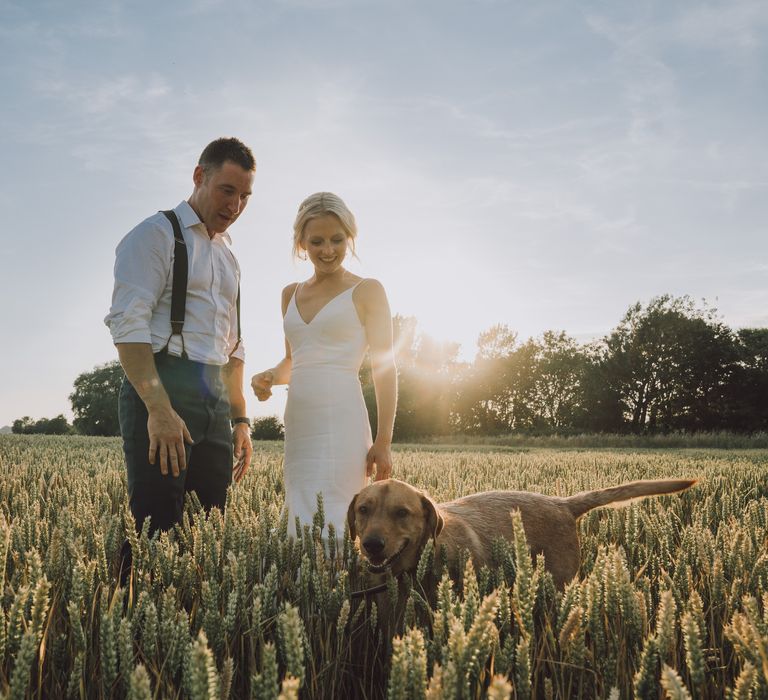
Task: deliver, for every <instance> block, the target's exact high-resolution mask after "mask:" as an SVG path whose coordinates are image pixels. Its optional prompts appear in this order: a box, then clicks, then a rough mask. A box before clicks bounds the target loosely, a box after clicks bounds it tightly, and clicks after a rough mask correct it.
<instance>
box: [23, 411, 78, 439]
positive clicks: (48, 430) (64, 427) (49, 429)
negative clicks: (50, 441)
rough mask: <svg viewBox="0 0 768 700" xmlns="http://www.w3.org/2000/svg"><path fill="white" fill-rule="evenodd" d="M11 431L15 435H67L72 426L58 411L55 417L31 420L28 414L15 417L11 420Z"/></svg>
mask: <svg viewBox="0 0 768 700" xmlns="http://www.w3.org/2000/svg"><path fill="white" fill-rule="evenodd" d="M11 431H12V432H14V433H16V434H17V435H69V434H70V433H72V432H73V428H72V426H71V425H70V424H69V423H68V422H67V419H66V418H65V417H64V416H63V415H62V414H61V413H60V414H59V415H58V416H56V417H55V418H40V420H32V419H31V418H30V417H29V416H24V417H23V418H17V419H16V420H15V421H13V425H12V426H11Z"/></svg>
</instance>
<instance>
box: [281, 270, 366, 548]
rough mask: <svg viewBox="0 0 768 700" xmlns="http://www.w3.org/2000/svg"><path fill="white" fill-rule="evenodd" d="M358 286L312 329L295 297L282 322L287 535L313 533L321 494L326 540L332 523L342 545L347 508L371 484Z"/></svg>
mask: <svg viewBox="0 0 768 700" xmlns="http://www.w3.org/2000/svg"><path fill="white" fill-rule="evenodd" d="M359 284H361V282H358V283H357V285H355V286H353V287H350V288H349V289H346V290H344V291H343V292H341V293H340V294H338V295H337V296H335V297H333V298H332V299H331V300H330V301H329V302H328V303H327V304H326V305H325V306H323V307H322V308H321V309H320V311H318V312H317V314H315V316H314V317H313V318H312V319H311V320H310V321H309V322H306V321H305V320H304V319H303V318H302V317H301V315H300V313H299V310H298V308H297V306H296V290H294V293H293V296H292V297H291V301H290V302H289V304H288V308H287V310H286V313H285V316H284V318H283V328H284V330H285V337H286V338H287V340H288V343H289V345H290V349H291V360H292V363H291V379H290V384H289V386H288V400H287V402H286V406H285V460H284V465H283V470H284V482H285V505H286V508H287V510H288V532H289V533H293V532H294V522H295V519H296V517H298V518H299V520H300V522H301V525H302V526H303V525H309V526H310V527H311V526H312V519H313V515H314V513H315V511H316V510H317V494H318V493H320V494H322V498H323V511H324V515H325V523H326V529H324V530H323V536H324V537H325V536H327V534H328V531H327V525H328V523H333V525H334V527H335V529H336V536H337V537H339V538H340V537H341V536H342V534H343V532H344V526H345V523H346V515H347V508H348V506H349V504H350V502H351V501H352V498H353V496H354V495H355V494H356V493H357V492H358V491H360V489H362V488H363V487H364V486H365V485H366V484H367V477H366V474H365V459H366V455H367V454H368V450H369V449H370V447H371V445H372V439H371V426H370V422H369V420H368V411H367V410H366V407H365V401H364V400H363V392H362V387H361V386H360V379H359V376H358V373H359V371H360V365H361V364H362V361H363V357H364V356H365V352H366V350H367V348H368V342H367V340H366V336H365V329H364V328H363V325H362V323H360V319H359V317H358V315H357V310H356V308H355V304H354V302H353V300H352V294H353V292H354V290H355V289H356V287H357V286H358V285H359ZM298 287H299V286H298V285H297V287H296V289H298Z"/></svg>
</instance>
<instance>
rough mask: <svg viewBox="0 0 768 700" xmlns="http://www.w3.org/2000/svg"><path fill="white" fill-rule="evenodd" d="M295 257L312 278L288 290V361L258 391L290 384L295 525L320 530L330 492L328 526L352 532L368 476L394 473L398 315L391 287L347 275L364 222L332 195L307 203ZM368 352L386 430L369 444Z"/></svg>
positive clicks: (290, 489)
mask: <svg viewBox="0 0 768 700" xmlns="http://www.w3.org/2000/svg"><path fill="white" fill-rule="evenodd" d="M293 232H294V233H293V252H294V255H296V256H298V257H301V258H303V259H309V261H310V262H311V263H312V265H313V266H314V273H313V274H312V276H311V277H310V278H309V279H308V280H306V281H304V282H301V283H293V284H289V285H288V286H287V287H286V288H285V289H284V290H283V296H282V309H283V327H284V329H285V357H284V358H283V359H282V360H280V362H279V363H278V364H277V365H276V366H275V367H273V368H272V369H268V370H265V371H264V372H259V374H256V375H254V377H253V379H252V380H251V386H252V387H253V391H254V393H255V394H256V396H257V398H258V399H259V401H265V400H266V399H268V398H269V397H270V396H271V395H272V387H273V386H275V385H279V384H289V385H290V386H289V389H288V402H287V404H286V408H285V461H284V478H285V503H286V507H287V509H288V518H289V520H288V523H289V527H292V524H293V522H294V519H295V518H296V517H298V518H299V520H300V521H301V523H302V525H304V524H309V525H310V526H311V524H312V516H313V514H314V513H315V511H316V510H317V494H318V493H322V496H323V510H324V512H325V522H326V523H333V525H334V527H335V528H336V533H337V535H339V536H341V533H342V532H343V531H344V523H345V520H346V513H347V507H348V506H349V503H350V502H351V500H352V498H353V496H354V495H355V494H356V493H357V492H358V491H360V489H362V488H363V487H364V486H365V485H366V477H369V476H373V474H374V465H375V478H376V480H379V479H386V478H388V477H389V475H390V474H391V472H392V452H391V444H392V429H393V425H394V420H395V406H396V403H397V372H396V369H395V362H394V353H393V350H392V316H391V314H390V310H389V302H388V301H387V295H386V293H385V292H384V288H383V287H382V286H381V284H380V283H379V282H377V281H376V280H373V279H363V278H361V277H358V276H357V275H355V274H352V273H351V272H349V271H348V270H346V269H345V268H344V266H343V262H344V259H345V257H346V256H347V253H348V252H351V253H352V254H353V255H354V252H355V238H356V236H357V226H356V224H355V217H354V216H353V215H352V212H350V211H349V209H347V206H346V205H345V204H344V202H343V201H342V200H341V199H340V198H339V197H337V196H336V195H335V194H332V193H330V192H318V193H316V194H313V195H311V196H309V197H307V199H305V200H304V201H303V202H302V203H301V206H300V207H299V211H298V214H297V215H296V221H295V222H294V225H293ZM368 349H370V357H371V369H372V374H373V385H374V389H375V391H376V406H377V412H378V424H377V429H376V440H375V441H372V439H371V428H370V423H369V422H368V413H367V410H366V407H365V402H364V401H363V393H362V390H361V387H360V380H359V378H358V373H359V371H360V365H361V363H362V361H363V357H364V356H365V352H366V350H368Z"/></svg>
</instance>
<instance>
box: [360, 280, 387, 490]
mask: <svg viewBox="0 0 768 700" xmlns="http://www.w3.org/2000/svg"><path fill="white" fill-rule="evenodd" d="M357 296H358V300H359V309H360V312H361V313H360V316H361V320H362V322H363V326H364V327H365V334H366V338H367V340H368V346H369V348H370V355H371V374H372V375H373V388H374V391H375V393H376V409H377V415H378V421H377V425H376V439H375V440H374V442H373V446H372V447H371V449H370V450H369V452H368V459H367V470H368V476H373V465H374V464H375V465H376V476H375V479H376V481H378V480H380V479H388V478H389V477H390V475H391V474H392V432H393V430H394V426H395V410H396V408H397V367H396V366H395V353H394V349H393V346H392V313H391V311H390V309H389V301H388V300H387V294H386V292H385V291H384V287H382V286H381V283H380V282H378V281H377V280H366V281H365V283H363V284H361V285H360V286H359V287H358V290H357Z"/></svg>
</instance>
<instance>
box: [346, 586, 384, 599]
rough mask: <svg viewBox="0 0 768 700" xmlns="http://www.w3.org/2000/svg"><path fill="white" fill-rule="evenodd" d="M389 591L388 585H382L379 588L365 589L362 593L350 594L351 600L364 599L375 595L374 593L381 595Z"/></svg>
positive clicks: (354, 592)
mask: <svg viewBox="0 0 768 700" xmlns="http://www.w3.org/2000/svg"><path fill="white" fill-rule="evenodd" d="M386 590H387V584H386V583H380V584H379V585H378V586H371V587H370V588H363V590H362V591H352V592H351V593H350V594H349V597H350V598H362V597H364V596H367V595H373V594H374V593H381V592H382V591H386Z"/></svg>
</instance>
